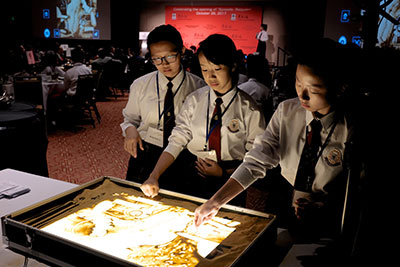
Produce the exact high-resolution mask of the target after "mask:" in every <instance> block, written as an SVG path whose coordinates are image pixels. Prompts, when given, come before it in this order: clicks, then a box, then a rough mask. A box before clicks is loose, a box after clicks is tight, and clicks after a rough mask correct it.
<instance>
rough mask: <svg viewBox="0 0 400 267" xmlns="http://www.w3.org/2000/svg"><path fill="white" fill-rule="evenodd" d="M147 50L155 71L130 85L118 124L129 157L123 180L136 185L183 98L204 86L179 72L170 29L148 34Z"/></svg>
mask: <svg viewBox="0 0 400 267" xmlns="http://www.w3.org/2000/svg"><path fill="white" fill-rule="evenodd" d="M147 46H148V48H149V50H150V61H151V62H152V63H153V64H154V66H155V67H156V68H157V70H156V71H152V72H150V73H148V74H146V75H144V76H142V77H140V78H138V79H136V80H135V81H134V82H133V83H132V85H131V86H130V93H129V99H128V103H127V104H126V107H125V108H124V109H123V111H122V115H123V117H124V121H123V122H122V123H121V128H122V134H123V136H124V137H125V141H124V149H125V151H127V152H128V153H129V154H130V155H131V157H130V159H129V165H128V171H127V176H126V179H127V180H129V181H135V182H138V183H142V182H144V181H145V180H146V179H147V177H148V175H149V174H150V172H151V169H152V168H153V166H154V165H155V163H156V162H157V159H158V157H159V156H160V154H161V152H162V151H163V149H164V148H165V146H166V145H167V138H168V137H169V135H170V131H171V129H172V127H173V125H174V123H175V116H176V115H177V114H178V112H179V111H180V110H181V108H182V105H183V103H184V101H185V99H186V96H187V95H188V94H190V93H192V92H193V91H195V90H196V89H197V88H199V87H202V86H204V85H205V82H204V81H203V80H202V79H201V78H199V77H198V76H196V75H194V74H192V73H190V72H187V71H185V70H184V69H183V68H182V64H181V58H182V56H183V54H184V52H185V47H184V46H183V41H182V37H181V34H180V33H179V32H178V31H177V30H176V29H175V28H174V27H173V26H171V25H160V26H158V27H156V28H155V29H154V30H152V31H151V32H150V33H149V35H148V39H147ZM167 94H168V98H169V99H167ZM167 100H168V101H167ZM168 102H169V103H168Z"/></svg>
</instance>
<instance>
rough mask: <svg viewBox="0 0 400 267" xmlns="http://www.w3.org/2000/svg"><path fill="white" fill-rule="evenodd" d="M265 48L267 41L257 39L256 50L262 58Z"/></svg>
mask: <svg viewBox="0 0 400 267" xmlns="http://www.w3.org/2000/svg"><path fill="white" fill-rule="evenodd" d="M266 49H267V42H263V41H260V40H259V41H258V44H257V52H258V54H259V55H260V56H261V57H263V58H265V50H266Z"/></svg>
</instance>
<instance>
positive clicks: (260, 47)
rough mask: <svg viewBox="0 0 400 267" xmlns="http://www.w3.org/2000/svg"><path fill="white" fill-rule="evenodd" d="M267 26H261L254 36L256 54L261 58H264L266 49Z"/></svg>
mask: <svg viewBox="0 0 400 267" xmlns="http://www.w3.org/2000/svg"><path fill="white" fill-rule="evenodd" d="M267 29H268V25H267V24H261V26H260V31H259V32H258V33H257V35H256V39H257V40H258V44H257V53H258V55H260V56H261V57H264V58H265V52H266V49H267V41H268V33H267Z"/></svg>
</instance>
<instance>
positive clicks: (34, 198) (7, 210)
mask: <svg viewBox="0 0 400 267" xmlns="http://www.w3.org/2000/svg"><path fill="white" fill-rule="evenodd" d="M0 181H2V182H5V181H7V182H12V183H14V184H18V185H24V186H26V187H29V188H30V189H31V191H30V192H29V193H26V194H24V195H21V196H18V197H16V198H13V199H4V198H3V199H0V217H2V216H5V215H8V214H11V213H13V212H15V211H18V210H20V209H23V208H26V207H28V206H31V205H33V204H35V203H37V202H40V201H42V200H45V199H48V198H50V197H52V196H55V195H58V194H60V193H63V192H65V191H67V190H69V189H72V188H74V187H76V186H77V185H75V184H71V183H66V182H63V181H59V180H56V179H51V178H46V177H42V176H38V175H34V174H29V173H25V172H20V171H16V170H12V169H5V170H1V171H0ZM0 232H1V224H0ZM23 263H24V257H23V256H21V255H19V254H17V253H14V252H12V251H10V250H8V249H6V247H5V245H4V244H0V266H22V265H23ZM28 266H45V265H44V264H41V263H38V262H37V261H35V260H30V261H29V265H28Z"/></svg>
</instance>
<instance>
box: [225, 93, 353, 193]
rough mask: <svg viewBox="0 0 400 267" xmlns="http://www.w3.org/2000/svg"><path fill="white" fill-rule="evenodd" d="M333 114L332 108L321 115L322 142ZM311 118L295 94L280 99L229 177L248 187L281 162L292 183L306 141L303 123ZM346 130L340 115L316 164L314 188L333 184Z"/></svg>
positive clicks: (339, 168) (340, 165)
mask: <svg viewBox="0 0 400 267" xmlns="http://www.w3.org/2000/svg"><path fill="white" fill-rule="evenodd" d="M334 116H335V113H334V112H331V113H329V114H328V115H326V116H324V117H323V118H322V119H321V124H322V130H321V142H322V144H323V143H324V142H325V141H326V138H327V136H328V134H329V131H331V129H332V128H333V125H334V124H335V123H334ZM313 119H314V117H313V114H312V113H311V112H310V111H307V110H305V109H304V108H303V107H302V106H301V105H300V101H299V99H298V98H293V99H289V100H286V101H283V102H282V103H280V104H279V106H278V108H277V110H276V112H275V113H274V115H273V116H272V118H271V121H270V123H269V124H268V126H267V129H266V130H265V132H264V133H263V134H262V135H259V136H258V137H257V138H256V140H255V141H254V146H253V148H252V149H251V150H250V151H249V152H248V153H247V154H246V156H245V157H244V161H243V163H242V164H241V165H240V166H239V167H238V168H237V169H236V171H235V172H234V173H233V174H232V178H234V179H235V180H237V181H238V182H239V183H240V184H241V185H242V186H243V187H244V188H247V187H248V186H250V185H251V184H252V183H253V182H254V181H255V180H257V179H258V178H263V177H264V176H265V174H266V170H267V169H271V168H273V167H276V166H277V165H278V164H280V166H281V173H282V175H283V177H285V178H286V180H287V181H288V182H289V183H291V184H292V185H294V180H295V178H296V173H297V167H298V165H299V161H300V157H301V153H302V151H303V147H304V143H305V137H306V126H307V127H309V126H308V125H309V124H310V123H311V121H312V120H313ZM348 132H349V130H348V125H347V122H346V120H345V119H344V118H342V119H339V120H338V122H337V124H336V127H335V128H334V131H333V133H332V136H331V138H330V141H329V143H328V144H327V146H326V147H325V149H324V150H323V152H322V155H321V156H320V157H319V159H318V162H317V164H316V166H315V180H314V183H313V186H312V190H313V192H321V193H328V191H329V188H330V187H329V185H331V184H333V183H332V182H333V181H334V179H335V177H337V175H338V174H339V173H341V172H342V170H343V162H342V161H343V154H344V148H345V142H346V140H347V136H348ZM267 179H268V178H267Z"/></svg>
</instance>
